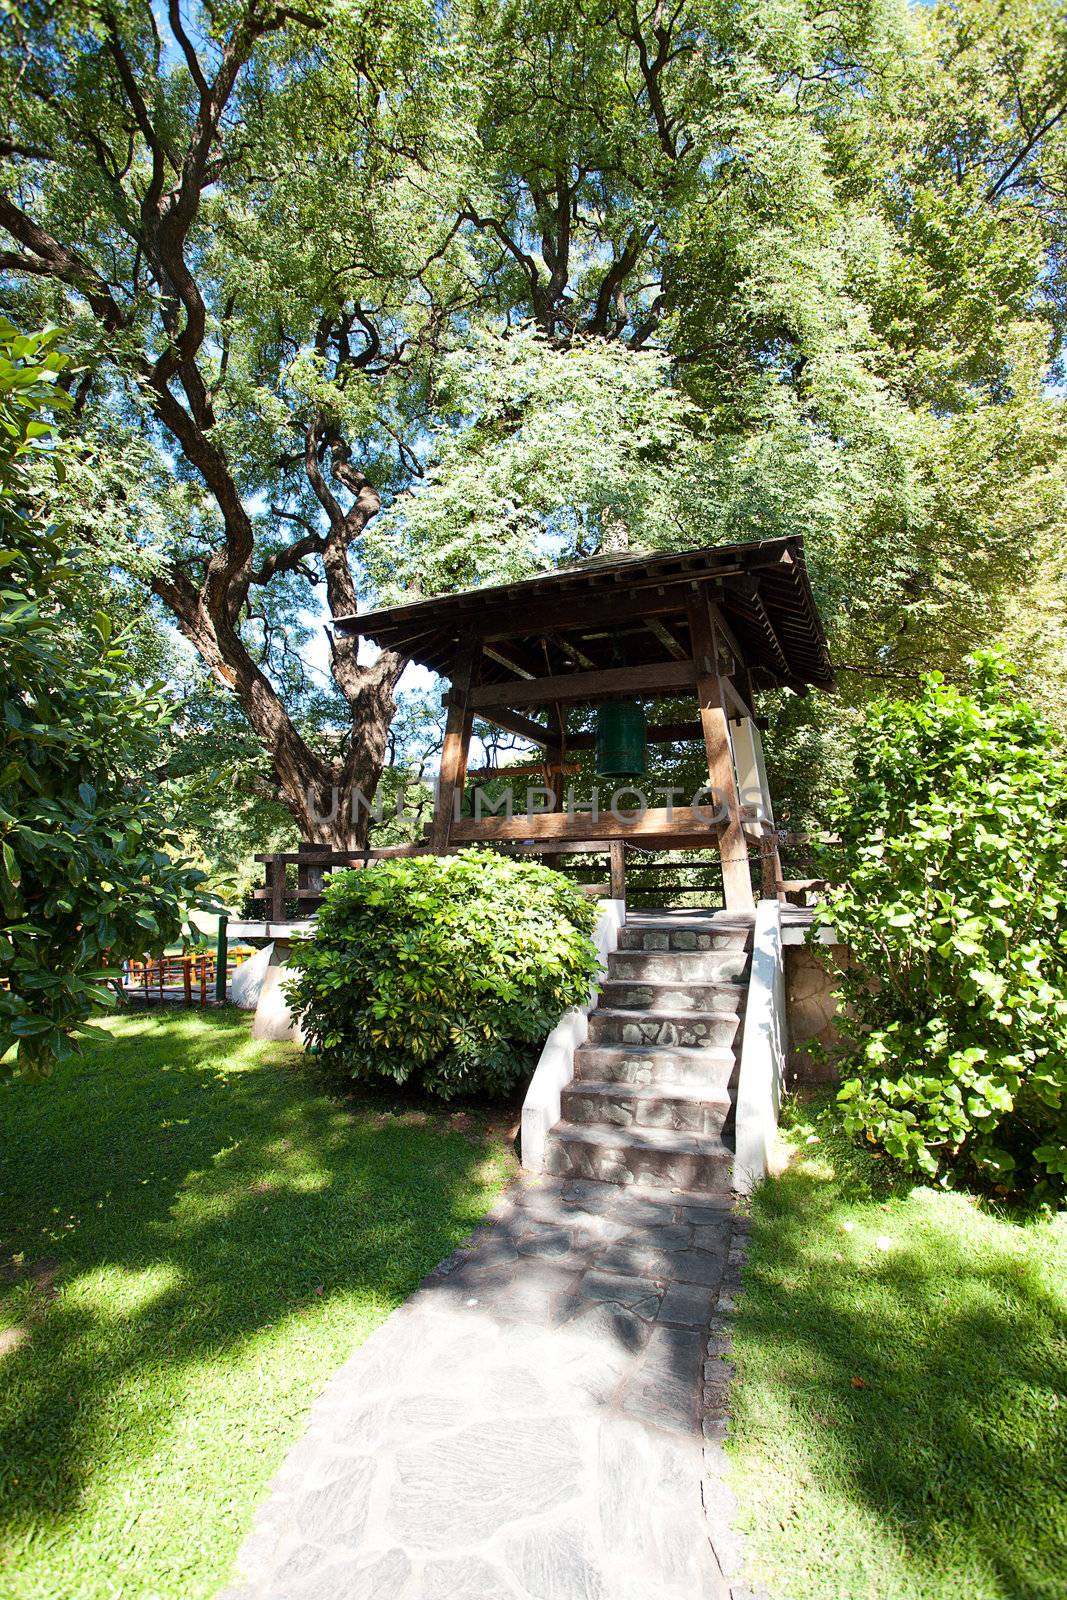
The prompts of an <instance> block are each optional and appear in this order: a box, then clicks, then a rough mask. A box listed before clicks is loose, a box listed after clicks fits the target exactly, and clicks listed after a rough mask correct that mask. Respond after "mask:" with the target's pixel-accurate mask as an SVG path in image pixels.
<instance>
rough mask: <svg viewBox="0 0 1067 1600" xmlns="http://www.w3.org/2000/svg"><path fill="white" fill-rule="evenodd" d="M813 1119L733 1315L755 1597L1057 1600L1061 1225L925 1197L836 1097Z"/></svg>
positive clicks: (956, 1198)
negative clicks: (849, 1123)
mask: <svg viewBox="0 0 1067 1600" xmlns="http://www.w3.org/2000/svg"><path fill="white" fill-rule="evenodd" d="M783 1109H784V1110H785V1111H786V1113H787V1114H788V1110H789V1106H788V1103H787V1105H786V1107H785V1108H783ZM801 1110H802V1113H803V1117H804V1125H802V1126H800V1127H797V1126H796V1125H795V1124H794V1126H793V1128H792V1129H791V1130H790V1138H791V1141H792V1142H793V1143H794V1144H796V1145H797V1146H799V1149H798V1151H797V1154H796V1156H795V1158H794V1160H793V1161H792V1162H791V1163H790V1165H789V1168H788V1169H787V1171H786V1172H785V1173H783V1174H782V1176H781V1177H780V1178H775V1179H772V1180H771V1181H769V1182H767V1183H764V1184H761V1185H760V1186H759V1188H758V1190H757V1191H756V1193H755V1194H754V1195H753V1199H752V1222H751V1229H752V1232H751V1243H750V1247H749V1255H748V1262H747V1264H746V1266H745V1269H744V1284H743V1292H742V1294H741V1296H740V1298H739V1300H738V1306H737V1314H736V1316H734V1317H732V1318H731V1324H732V1327H731V1332H732V1334H733V1351H732V1353H731V1359H732V1361H733V1362H734V1363H735V1365H736V1371H737V1378H736V1381H735V1383H734V1384H733V1385H732V1390H731V1400H732V1404H731V1412H732V1419H733V1420H732V1422H731V1438H732V1443H731V1445H730V1452H731V1455H732V1456H733V1464H734V1468H735V1474H736V1476H735V1478H734V1487H735V1490H736V1493H737V1496H738V1500H739V1502H740V1504H741V1506H742V1507H743V1508H744V1509H743V1513H742V1527H743V1530H744V1532H745V1533H746V1535H747V1538H746V1546H747V1555H748V1561H749V1565H748V1567H747V1570H746V1574H745V1576H746V1578H747V1580H748V1583H749V1585H750V1587H751V1589H752V1590H757V1591H763V1592H765V1593H767V1594H773V1595H775V1596H777V1597H778V1600H959V1597H960V1596H966V1597H967V1600H1058V1597H1059V1596H1060V1595H1061V1594H1062V1591H1063V1572H1064V1564H1065V1559H1067V1548H1065V1531H1067V1482H1065V1479H1064V1474H1063V1471H1062V1462H1063V1460H1064V1453H1065V1450H1067V1408H1065V1407H1064V1404H1063V1393H1064V1385H1065V1382H1067V1347H1065V1345H1064V1339H1063V1304H1064V1298H1065V1296H1067V1213H1060V1214H1059V1215H1057V1216H1054V1217H1049V1216H1047V1215H1043V1214H1042V1215H1038V1216H1035V1217H1034V1218H1033V1219H1030V1218H1026V1219H1023V1218H1021V1217H1020V1216H1019V1215H1018V1214H1015V1215H1013V1216H1011V1217H1010V1218H1009V1217H1006V1216H1004V1215H1003V1214H1002V1212H1001V1208H999V1207H992V1206H983V1205H982V1204H980V1203H978V1202H977V1201H976V1200H975V1198H974V1197H973V1196H971V1195H963V1194H958V1193H956V1194H945V1193H940V1192H938V1191H937V1190H936V1189H935V1188H931V1187H927V1186H913V1184H912V1183H911V1182H908V1181H907V1180H906V1179H902V1175H901V1172H900V1169H899V1168H898V1167H896V1166H895V1164H894V1163H891V1162H888V1161H886V1159H885V1157H884V1156H881V1155H879V1154H878V1152H876V1151H875V1150H874V1149H873V1147H871V1146H870V1145H868V1146H867V1148H866V1150H864V1149H863V1148H861V1147H860V1146H858V1145H857V1144H856V1143H855V1142H854V1141H852V1140H849V1139H848V1138H846V1137H844V1136H843V1135H842V1133H841V1130H840V1125H839V1119H838V1113H837V1108H836V1107H835V1106H834V1105H833V1104H832V1102H831V1104H830V1105H829V1106H828V1107H826V1108H825V1109H823V1108H821V1107H819V1108H813V1107H812V1105H811V1103H810V1102H807V1103H806V1104H805V1105H804V1106H803V1107H802V1108H801ZM813 1112H814V1114H813ZM886 1169H889V1170H888V1171H887V1170H886Z"/></svg>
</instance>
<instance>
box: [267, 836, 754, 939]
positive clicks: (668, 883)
mask: <svg viewBox="0 0 1067 1600" xmlns="http://www.w3.org/2000/svg"><path fill="white" fill-rule="evenodd" d="M485 848H492V849H494V850H496V851H497V852H498V853H500V854H502V855H509V856H527V855H532V856H538V857H541V858H542V859H544V860H545V861H546V862H548V863H549V864H551V865H552V866H554V867H555V868H556V869H557V870H558V871H560V872H563V873H565V874H566V875H567V876H568V877H571V878H575V879H577V880H578V881H580V882H581V883H582V885H583V887H584V888H585V889H586V890H587V892H589V893H599V894H610V895H611V896H612V897H613V898H615V899H620V900H621V899H629V900H630V901H631V903H632V904H639V903H640V904H645V905H652V904H660V905H662V904H664V903H666V902H665V899H664V897H665V896H670V897H672V898H673V897H674V896H675V895H679V894H690V895H691V894H697V893H700V894H702V895H703V898H704V901H705V903H711V904H721V903H722V864H721V861H720V858H719V854H718V851H717V850H715V849H714V848H709V850H708V851H707V852H706V853H703V858H702V859H693V857H694V856H695V855H696V852H695V851H689V852H687V853H686V854H687V859H684V860H683V859H681V858H680V857H679V856H672V857H671V858H670V859H669V860H663V859H657V856H661V855H662V852H655V853H654V852H652V851H642V850H641V849H639V848H637V847H635V846H633V845H629V844H627V843H626V841H625V840H621V839H612V840H605V841H603V842H597V841H594V842H590V841H589V840H582V841H575V840H569V839H553V840H547V839H546V840H536V841H508V842H507V843H501V844H494V845H492V846H485ZM425 853H426V846H425V845H393V846H388V847H385V848H383V849H380V850H374V849H371V850H365V851H352V852H345V851H336V850H327V849H324V848H323V847H321V846H305V847H304V848H303V849H302V850H301V851H299V852H295V851H274V852H271V853H270V854H264V855H257V856H256V860H257V861H258V862H261V863H262V865H263V867H264V883H263V887H262V888H259V889H254V890H253V891H252V897H253V899H254V900H256V901H257V902H258V903H259V904H260V905H261V906H262V908H263V917H264V920H265V921H266V922H268V923H286V922H289V921H303V920H305V919H306V918H308V917H311V916H314V914H315V912H316V911H317V910H318V908H319V906H320V905H321V903H322V891H323V884H324V882H325V879H326V877H327V876H328V875H329V873H330V872H336V871H338V870H340V869H343V868H356V869H361V868H364V867H368V866H373V865H374V863H375V862H376V861H383V860H390V859H395V858H396V857H398V856H409V855H424V854H425ZM772 892H773V890H772Z"/></svg>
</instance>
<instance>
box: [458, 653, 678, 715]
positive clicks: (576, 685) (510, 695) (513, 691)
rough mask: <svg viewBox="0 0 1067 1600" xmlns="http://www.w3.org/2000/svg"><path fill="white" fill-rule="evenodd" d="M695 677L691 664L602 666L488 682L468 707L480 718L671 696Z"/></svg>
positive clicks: (474, 694) (667, 663)
mask: <svg viewBox="0 0 1067 1600" xmlns="http://www.w3.org/2000/svg"><path fill="white" fill-rule="evenodd" d="M695 684H696V674H695V672H694V669H693V664H692V662H690V661H662V662H654V663H652V664H651V665H649V666H644V667H604V668H602V669H601V670H600V671H598V672H568V673H566V674H564V675H562V676H560V677H555V678H535V679H534V680H533V682H531V683H526V682H517V683H488V684H486V685H485V686H484V687H483V688H481V689H476V690H474V691H473V693H472V695H471V702H470V703H471V706H472V707H473V709H474V711H475V712H476V713H477V714H478V715H479V716H480V715H481V714H482V712H484V711H493V710H495V709H497V708H499V707H508V708H510V707H512V706H545V705H553V704H557V703H559V704H575V703H577V702H579V701H585V702H587V703H589V704H592V703H593V702H595V701H598V700H606V699H610V698H612V697H613V696H626V695H643V696H646V697H648V698H651V697H652V696H653V695H657V694H671V693H675V692H677V691H678V690H686V689H692V688H694V687H695Z"/></svg>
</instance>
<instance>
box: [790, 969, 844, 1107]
mask: <svg viewBox="0 0 1067 1600" xmlns="http://www.w3.org/2000/svg"><path fill="white" fill-rule="evenodd" d="M847 965H849V955H848V951H847V950H846V949H845V947H844V945H839V944H817V945H814V946H813V945H810V944H787V945H786V947H785V995H786V1020H787V1023H788V1027H789V1053H788V1056H787V1058H786V1076H787V1081H788V1083H789V1086H790V1087H791V1088H792V1087H793V1086H794V1085H796V1084H798V1083H802V1084H803V1083H833V1082H835V1081H836V1078H837V1074H836V1073H835V1071H834V1069H833V1067H832V1066H831V1065H830V1064H828V1063H827V1062H825V1061H820V1060H819V1059H818V1058H817V1057H816V1056H813V1055H812V1053H811V1050H810V1049H809V1046H810V1045H812V1044H814V1043H815V1042H818V1043H819V1044H821V1045H824V1046H825V1047H826V1048H827V1049H829V1050H832V1049H833V1048H834V1047H835V1046H836V1045H838V1044H840V1035H839V1033H838V1031H837V1028H836V1027H835V1026H834V1017H835V1015H836V1012H837V1003H836V1001H835V1000H834V997H833V987H834V972H835V971H838V970H841V969H842V968H844V967H846V966H847Z"/></svg>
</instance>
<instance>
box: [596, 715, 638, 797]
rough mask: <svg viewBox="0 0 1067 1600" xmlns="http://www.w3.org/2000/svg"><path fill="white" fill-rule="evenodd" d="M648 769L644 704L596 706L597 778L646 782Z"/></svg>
mask: <svg viewBox="0 0 1067 1600" xmlns="http://www.w3.org/2000/svg"><path fill="white" fill-rule="evenodd" d="M647 765H648V764H647V750H646V741H645V710H644V707H643V706H642V704H641V702H640V701H639V700H608V701H606V702H605V703H604V704H603V705H602V706H597V708H596V770H597V776H598V777H600V778H643V777H644V775H645V772H646V771H647Z"/></svg>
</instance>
